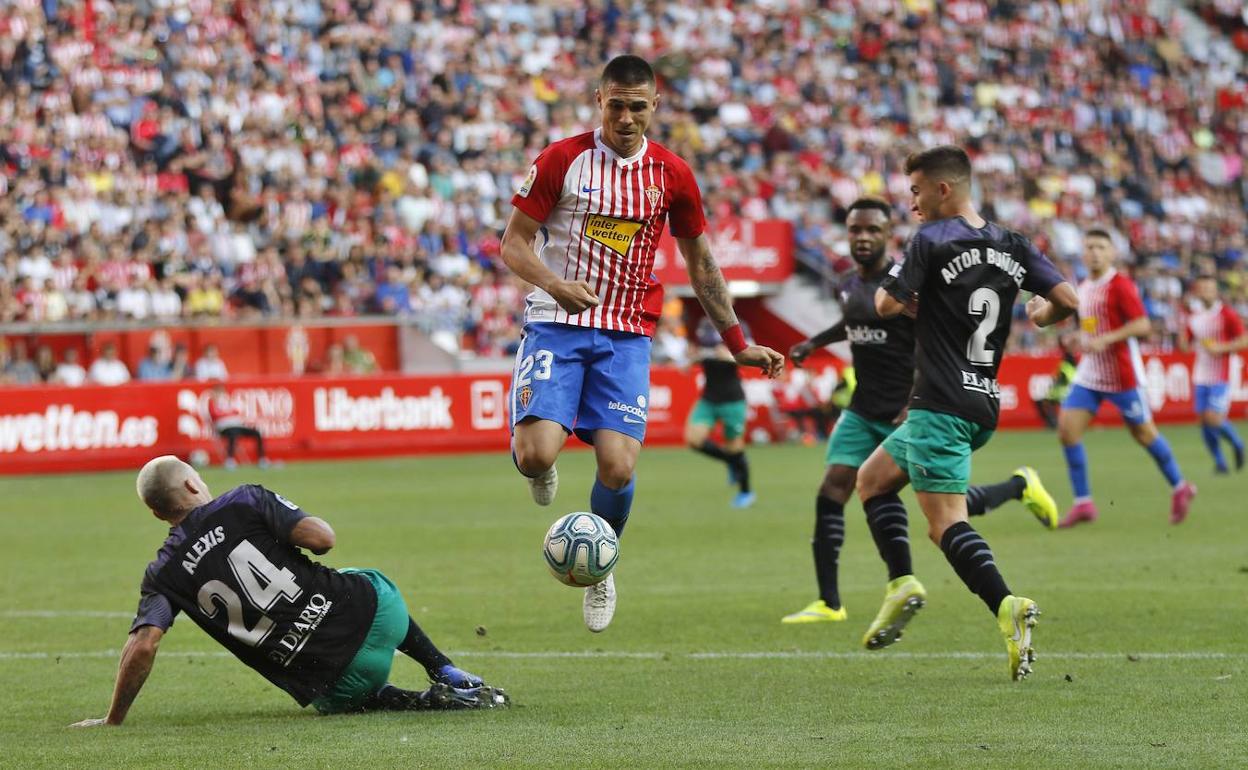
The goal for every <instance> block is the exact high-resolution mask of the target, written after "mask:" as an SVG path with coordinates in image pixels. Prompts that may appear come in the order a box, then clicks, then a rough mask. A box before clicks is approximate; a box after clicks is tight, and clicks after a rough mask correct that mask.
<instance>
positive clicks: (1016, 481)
mask: <svg viewBox="0 0 1248 770" xmlns="http://www.w3.org/2000/svg"><path fill="white" fill-rule="evenodd" d="M1026 488H1027V479H1024V478H1023V477H1022V476H1010V478H1009V480H1007V481H1002V482H1001V483H1000V484H986V485H984V486H978V487H971V488H970V489H968V490H966V512H967V513H969V514H970V515H972V516H983V515H984V514H985V513H987V512H988V511H991V510H992V509H993V508H996V507H997V506H998V505H1001V504H1002V503H1004V502H1005V501H1006V500H1022V499H1023V490H1024V489H1026Z"/></svg>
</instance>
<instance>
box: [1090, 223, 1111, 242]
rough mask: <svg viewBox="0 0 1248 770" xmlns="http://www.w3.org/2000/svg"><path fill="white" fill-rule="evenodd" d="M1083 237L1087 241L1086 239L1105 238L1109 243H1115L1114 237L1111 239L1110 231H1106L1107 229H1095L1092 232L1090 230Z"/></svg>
mask: <svg viewBox="0 0 1248 770" xmlns="http://www.w3.org/2000/svg"><path fill="white" fill-rule="evenodd" d="M1083 237H1084V239H1085V240H1086V239H1088V238H1104V239H1105V240H1107V241H1109V242H1110V243H1113V242H1114V239H1113V238H1112V237H1110V235H1109V231H1108V230H1106V229H1105V228H1103V227H1093V228H1092V229H1090V230H1088V231H1087V232H1086V233H1084V234H1083Z"/></svg>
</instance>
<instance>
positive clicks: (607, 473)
mask: <svg viewBox="0 0 1248 770" xmlns="http://www.w3.org/2000/svg"><path fill="white" fill-rule="evenodd" d="M632 478H633V463H631V462H629V461H628V460H627V459H626V458H619V459H611V460H606V461H600V462H599V464H598V480H599V481H601V482H602V484H603V486H605V487H607V488H608V489H623V488H624V487H626V486H628V482H629V481H631V480H632Z"/></svg>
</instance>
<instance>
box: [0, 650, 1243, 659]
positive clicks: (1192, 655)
mask: <svg viewBox="0 0 1248 770" xmlns="http://www.w3.org/2000/svg"><path fill="white" fill-rule="evenodd" d="M120 654H121V651H120V650H94V651H86V652H83V651H77V652H0V660H61V659H68V660H74V659H79V658H115V657H117V656H118V655H120ZM398 654H399V652H398V651H397V650H396V651H395V655H398ZM230 655H231V653H229V652H226V651H224V650H208V651H203V650H187V651H184V652H166V653H165V654H164V657H171V656H181V657H186V658H227V657H230ZM450 655H451V656H452V657H472V658H476V657H481V658H511V659H528V660H576V659H605V660H665V659H672V660H880V661H887V660H996V659H997V658H1000V657H1001V655H1000V654H998V653H995V652H865V651H864V652H834V651H824V652H819V651H810V652H800V651H787V652H785V651H772V652H766V651H763V652H748V651H742V652H681V653H666V652H628V651H619V652H612V651H603V650H568V651H558V650H548V651H535V652H511V651H489V650H457V651H452V652H451V653H450ZM1040 658H1041V660H1123V659H1128V660H1130V659H1136V660H1244V659H1248V653H1236V652H1043V651H1041V653H1040Z"/></svg>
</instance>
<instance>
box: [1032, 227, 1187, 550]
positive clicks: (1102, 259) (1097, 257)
mask: <svg viewBox="0 0 1248 770" xmlns="http://www.w3.org/2000/svg"><path fill="white" fill-rule="evenodd" d="M1114 258H1115V254H1114V242H1113V241H1112V240H1111V239H1110V237H1109V233H1107V232H1105V231H1104V230H1096V229H1094V230H1089V231H1088V232H1087V233H1086V234H1085V235H1084V245H1083V264H1084V265H1085V266H1086V267H1087V268H1088V277H1087V278H1086V279H1085V280H1083V281H1082V282H1081V283H1080V284H1079V326H1080V329H1081V332H1082V335H1081V337H1082V338H1081V343H1082V348H1083V357H1082V358H1080V359H1079V365H1078V367H1076V369H1075V383H1074V385H1072V386H1071V388H1070V393H1068V394H1067V395H1066V400H1065V401H1063V402H1062V411H1061V412H1060V413H1059V414H1058V417H1057V435H1058V439H1059V440H1060V441H1061V442H1062V449H1063V451H1064V452H1065V454H1066V468H1067V471H1068V472H1069V473H1070V486H1071V487H1072V488H1073V489H1074V493H1075V504H1074V506H1073V507H1071V509H1070V512H1069V513H1067V514H1066V517H1065V518H1063V519H1062V523H1061V525H1060V526H1062V527H1073V526H1075V525H1076V524H1081V523H1083V522H1091V521H1096V517H1097V511H1096V504H1095V503H1093V502H1092V485H1091V483H1089V481H1088V455H1087V452H1085V451H1084V448H1083V432H1084V431H1085V430H1086V429H1087V427H1088V425H1089V424H1090V423H1091V422H1092V418H1093V417H1095V416H1096V411H1097V409H1099V408H1100V406H1101V402H1102V401H1106V400H1108V401H1109V402H1110V403H1112V404H1113V405H1114V406H1115V407H1117V408H1118V411H1119V413H1121V414H1122V419H1123V422H1125V423H1126V424H1127V429H1128V430H1129V431H1131V437H1132V438H1134V439H1135V440H1136V442H1137V443H1138V444H1139V445H1140V446H1142V447H1144V448H1145V449H1147V450H1148V453H1149V454H1150V455H1151V456H1152V458H1153V461H1154V462H1156V463H1157V467H1158V468H1159V469H1160V470H1161V472H1162V475H1164V476H1165V477H1166V481H1167V482H1169V483H1170V486H1171V488H1172V489H1173V493H1172V494H1171V496H1170V523H1171V524H1179V523H1180V522H1182V521H1183V520H1184V519H1186V518H1187V511H1188V508H1189V507H1191V504H1192V498H1194V497H1195V496H1196V487H1195V486H1193V485H1192V484H1190V483H1188V482H1187V481H1185V480H1184V479H1183V472H1182V471H1180V470H1179V463H1178V461H1177V460H1175V459H1174V453H1173V452H1171V451H1170V444H1169V442H1167V441H1166V438H1165V436H1162V435H1161V434H1160V433H1159V432H1158V431H1157V425H1156V424H1154V423H1153V416H1152V413H1151V412H1150V411H1149V409H1148V403H1147V402H1146V401H1145V399H1144V394H1143V392H1142V391H1141V388H1140V386H1141V385H1143V384H1144V363H1143V361H1141V360H1140V351H1139V348H1138V347H1137V346H1136V342H1135V338H1136V337H1143V336H1145V335H1147V334H1148V333H1149V331H1150V330H1151V328H1152V327H1151V325H1150V324H1149V321H1148V316H1147V315H1146V314H1145V312H1144V303H1143V302H1141V301H1140V292H1139V291H1138V290H1137V289H1136V287H1135V283H1134V282H1133V281H1132V280H1131V279H1130V278H1128V277H1127V276H1126V275H1124V274H1122V273H1120V272H1118V271H1117V270H1115V269H1114Z"/></svg>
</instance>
